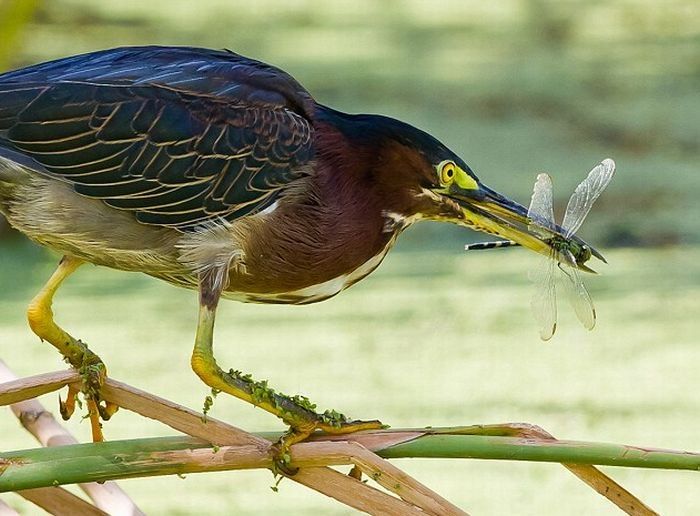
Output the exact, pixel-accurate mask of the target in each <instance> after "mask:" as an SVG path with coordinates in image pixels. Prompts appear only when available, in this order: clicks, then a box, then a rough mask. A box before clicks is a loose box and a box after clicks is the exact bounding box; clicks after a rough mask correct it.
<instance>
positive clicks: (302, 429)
mask: <svg viewBox="0 0 700 516" xmlns="http://www.w3.org/2000/svg"><path fill="white" fill-rule="evenodd" d="M277 396H279V397H280V398H282V399H284V400H285V401H287V407H288V408H289V407H290V405H296V406H297V407H298V408H300V409H303V410H304V411H305V412H302V411H301V410H299V411H293V412H292V411H289V410H288V411H287V412H284V413H283V414H281V415H280V417H281V418H282V419H283V420H284V421H285V422H286V423H288V424H290V427H289V430H287V432H286V433H285V434H284V435H283V436H282V437H281V438H280V439H279V440H278V441H277V443H275V444H274V445H273V447H272V453H273V473H275V474H285V475H294V474H295V473H296V472H297V471H298V470H297V469H296V468H292V467H291V466H290V464H291V462H292V456H291V454H290V447H291V446H292V445H294V444H296V443H299V442H302V441H304V440H306V439H307V438H309V437H310V436H311V435H313V434H314V433H316V432H317V431H318V432H322V433H326V434H331V435H339V434H351V433H354V432H360V431H363V430H380V429H382V428H388V425H384V424H382V422H381V421H378V420H376V419H375V420H369V421H363V420H351V419H349V418H348V417H347V416H345V414H342V413H340V412H338V411H336V410H326V411H325V412H323V413H322V414H320V413H317V412H314V411H315V409H316V405H315V404H313V403H311V402H310V401H309V399H308V398H306V397H305V396H299V395H297V396H286V395H284V394H277Z"/></svg>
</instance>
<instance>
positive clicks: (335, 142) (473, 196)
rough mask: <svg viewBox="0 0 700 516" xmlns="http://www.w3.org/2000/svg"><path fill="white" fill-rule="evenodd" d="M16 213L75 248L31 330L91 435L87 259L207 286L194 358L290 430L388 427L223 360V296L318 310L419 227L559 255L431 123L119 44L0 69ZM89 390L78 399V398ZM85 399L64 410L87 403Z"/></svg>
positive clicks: (92, 365) (282, 76)
mask: <svg viewBox="0 0 700 516" xmlns="http://www.w3.org/2000/svg"><path fill="white" fill-rule="evenodd" d="M0 210H1V211H2V212H3V213H4V214H5V216H6V217H7V220H8V221H9V222H10V224H11V225H12V226H14V227H15V228H17V229H18V230H19V231H21V232H22V233H24V234H25V235H27V236H28V237H29V238H30V239H32V240H34V241H36V242H38V243H39V244H42V245H44V246H46V247H49V248H51V249H54V250H56V251H58V252H59V253H61V254H62V255H63V259H62V260H61V262H60V264H59V266H58V268H57V270H56V271H55V273H54V274H53V276H52V277H51V278H50V280H49V281H48V283H47V284H46V285H45V286H44V288H43V289H42V290H41V292H40V293H39V294H38V295H37V296H36V297H35V298H34V300H33V301H32V302H31V304H30V306H29V309H28V314H27V315H28V319H29V324H30V326H31V328H32V330H33V331H34V332H35V333H36V334H37V335H38V336H39V337H40V338H41V339H43V340H46V341H48V342H50V343H51V344H53V345H54V346H55V347H56V348H58V350H59V351H60V352H61V353H62V355H63V356H64V357H65V358H66V360H67V361H68V362H69V363H70V364H71V365H72V366H73V367H75V368H79V369H80V370H81V371H82V372H83V374H84V375H85V377H86V382H85V385H86V387H83V388H84V389H87V392H86V394H87V398H88V403H89V404H88V408H89V412H90V417H91V421H92V429H93V437H94V438H95V439H96V440H97V439H101V431H100V423H99V417H100V416H101V417H102V418H105V419H107V418H108V417H109V416H110V415H111V414H112V412H113V411H114V410H115V407H113V406H110V405H109V404H103V403H101V402H100V401H99V386H100V385H101V382H102V381H103V379H104V375H105V374H106V369H105V367H104V364H103V363H102V362H101V360H100V359H99V358H98V357H97V355H95V354H94V353H92V352H91V351H90V350H89V349H88V348H87V346H86V345H85V344H84V343H82V342H81V341H79V340H77V339H75V338H73V337H71V336H70V335H69V334H68V333H66V332H65V331H64V330H62V329H61V328H60V327H59V326H58V325H56V323H54V321H53V314H52V311H51V304H52V298H53V295H54V293H55V292H56V289H57V288H58V287H59V286H60V284H61V283H62V282H63V280H64V279H65V278H66V277H67V276H69V275H70V274H71V273H73V272H74V271H75V270H76V269H77V268H78V267H79V266H80V265H81V264H83V263H85V262H90V263H94V264H98V265H103V266H107V267H112V268H115V269H122V270H127V271H140V272H143V273H146V274H148V275H150V276H154V277H156V278H160V279H162V280H165V281H167V282H169V283H172V284H175V285H177V286H181V287H186V288H190V289H195V290H197V291H198V292H199V300H200V308H199V320H198V325H197V330H196V337H195V345H194V351H193V354H192V368H193V369H194V371H195V372H196V373H197V375H199V377H200V378H201V379H202V380H203V381H204V382H205V383H206V384H207V385H208V386H210V387H211V388H212V389H214V390H216V391H223V392H226V393H229V394H232V395H234V396H237V397H239V398H242V399H243V400H246V401H248V402H250V403H253V404H255V405H257V406H258V407H261V408H263V409H265V410H267V411H269V412H271V413H272V414H274V415H276V416H278V417H280V418H281V419H282V420H283V421H284V422H285V423H286V424H288V425H289V426H290V433H289V434H288V436H287V441H286V442H287V443H292V442H295V441H297V440H300V439H303V438H305V437H306V436H308V435H309V434H310V433H311V432H313V431H314V430H316V429H321V430H324V431H327V432H334V433H344V432H351V431H355V430H359V429H366V428H376V427H378V426H379V425H380V424H379V422H377V421H351V420H348V419H347V418H346V417H345V416H342V415H340V414H337V413H335V412H328V411H327V412H326V413H324V414H318V413H316V412H315V406H314V405H312V404H311V403H310V402H309V401H308V400H307V399H306V398H304V397H302V396H285V395H282V394H279V393H276V392H275V391H273V390H272V389H269V388H267V385H266V383H265V382H256V381H254V380H253V379H252V378H251V377H250V376H249V375H244V374H242V373H240V372H238V371H234V370H230V371H228V372H226V371H225V370H223V369H222V368H220V367H219V366H218V365H217V363H216V360H215V358H214V355H213V347H212V335H213V327H214V317H215V312H216V308H217V304H218V303H219V300H220V298H221V297H223V298H230V299H236V300H239V301H243V302H254V303H289V304H299V305H301V304H308V303H315V302H317V301H322V300H324V299H328V298H329V297H331V296H334V295H336V294H337V293H339V292H340V291H341V290H343V289H345V288H347V287H349V286H351V285H353V284H355V283H357V282H358V281H360V280H361V279H362V278H364V277H365V276H367V275H368V274H369V273H371V272H372V271H373V270H374V269H376V268H377V267H378V266H379V264H380V263H381V261H382V259H383V258H384V256H385V255H386V254H387V252H388V251H389V249H390V248H391V247H392V246H393V245H394V243H395V242H396V239H397V237H398V236H399V234H400V233H401V232H402V231H403V230H405V229H406V228H407V227H408V226H410V225H411V224H413V223H414V222H417V221H420V220H435V221H443V222H451V223H455V224H459V225H462V226H466V227H470V228H473V229H476V230H478V231H484V232H487V233H491V234H494V235H498V236H501V237H503V238H507V239H511V240H514V241H515V242H518V243H519V244H521V245H523V246H525V247H528V248H530V249H532V250H534V251H537V252H540V253H543V254H549V252H550V250H551V245H550V244H551V243H550V242H549V241H548V240H547V239H545V238H543V237H542V236H538V235H536V234H531V233H530V232H529V231H528V229H527V223H528V219H527V210H526V209H525V208H524V207H522V206H521V205H520V204H517V203H515V202H513V201H511V200H509V199H507V198H506V197H504V196H502V195H500V194H498V193H496V192H495V191H493V190H491V189H489V188H488V187H486V186H485V185H483V184H482V183H481V182H480V181H479V179H478V178H477V177H476V175H475V174H474V172H472V170H471V169H470V168H469V167H468V166H467V165H466V164H465V162H464V161H463V160H462V159H460V158H459V157H458V156H457V155H455V154H454V153H453V152H452V151H450V150H449V149H448V148H447V147H446V146H445V145H443V144H442V143H440V142H439V141H438V140H436V139H435V138H433V137H432V136H430V135H429V134H427V133H425V132H423V131H421V130H419V129H416V128H415V127H412V126H410V125H408V124H406V123H403V122H400V121H398V120H395V119H392V118H388V117H385V116H379V115H366V114H360V115H351V114H346V113H342V112H340V111H336V110H334V109H332V108H329V107H327V106H324V105H322V104H319V103H317V102H316V101H315V100H314V99H313V98H312V96H311V95H310V94H309V93H308V92H307V91H306V90H305V89H304V88H303V87H302V86H301V85H300V84H299V83H298V82H297V81H296V80H295V79H294V78H292V77H291V76H290V75H288V74H287V73H285V72H283V71H282V70H279V69H277V68H275V67H272V66H270V65H267V64H265V63H262V62H259V61H255V60H252V59H249V58H246V57H242V56H240V55H237V54H234V53H232V52H230V51H213V50H206V49H199V48H177V47H176V48H171V47H141V48H119V49H114V50H106V51H100V52H94V53H90V54H85V55H80V56H75V57H69V58H65V59H60V60H57V61H52V62H48V63H44V64H39V65H36V66H31V67H28V68H24V69H21V70H17V71H12V72H8V73H5V74H3V75H0ZM74 394H75V392H73V395H74ZM73 399H74V396H70V395H69V398H68V401H67V402H66V403H65V404H62V412H64V416H66V417H67V416H69V415H70V413H71V412H72V410H73V405H72V402H71V401H72V400H73Z"/></svg>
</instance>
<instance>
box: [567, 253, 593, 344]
mask: <svg viewBox="0 0 700 516" xmlns="http://www.w3.org/2000/svg"><path fill="white" fill-rule="evenodd" d="M559 267H560V268H561V270H562V272H563V273H564V275H565V276H566V279H565V280H564V285H565V286H566V291H567V297H568V299H569V302H570V303H571V306H572V307H573V308H574V312H576V317H578V320H579V321H581V324H583V327H584V328H586V329H587V330H592V329H593V327H594V326H595V307H594V306H593V300H592V299H591V295H590V294H589V293H588V290H586V287H585V285H584V284H583V281H581V275H580V274H579V273H578V271H577V270H576V269H575V268H574V267H571V266H569V265H566V264H564V263H562V264H560V265H559Z"/></svg>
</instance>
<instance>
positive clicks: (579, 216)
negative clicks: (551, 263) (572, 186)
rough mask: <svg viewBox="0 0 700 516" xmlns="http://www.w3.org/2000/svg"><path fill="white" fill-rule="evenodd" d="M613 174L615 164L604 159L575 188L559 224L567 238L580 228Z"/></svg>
mask: <svg viewBox="0 0 700 516" xmlns="http://www.w3.org/2000/svg"><path fill="white" fill-rule="evenodd" d="M613 174H615V162H614V161H613V160H611V159H609V158H608V159H604V160H603V161H601V162H600V163H599V164H598V165H597V166H596V167H595V168H593V170H591V171H590V172H589V173H588V176H587V177H586V179H584V180H583V181H581V184H579V185H578V186H577V187H576V190H574V193H573V194H572V195H571V198H570V199H569V203H568V204H567V205H566V212H565V213H564V220H563V222H562V224H561V226H562V228H564V230H565V231H566V234H565V236H566V237H567V238H568V237H570V236H571V235H573V234H574V233H576V231H577V230H578V228H580V227H581V224H583V221H584V219H585V218H586V215H588V212H589V211H591V207H592V206H593V203H594V202H595V200H596V199H597V198H598V196H599V195H600V194H601V193H602V192H603V190H605V188H606V187H607V186H608V183H610V180H611V179H612V178H613Z"/></svg>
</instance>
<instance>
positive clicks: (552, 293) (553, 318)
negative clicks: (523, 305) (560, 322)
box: [530, 256, 557, 340]
mask: <svg viewBox="0 0 700 516" xmlns="http://www.w3.org/2000/svg"><path fill="white" fill-rule="evenodd" d="M556 263H557V262H556V260H555V259H554V256H551V257H548V258H542V259H540V265H539V266H538V267H537V268H536V269H534V270H533V271H532V272H531V273H530V279H531V280H532V281H533V282H534V283H535V292H534V293H533V295H532V300H531V301H530V305H531V306H532V313H533V314H534V315H535V320H536V321H537V324H538V325H539V329H540V338H541V339H542V340H549V339H551V338H552V336H553V335H554V332H555V331H556V329H557V291H556V285H555V282H554V273H555V272H556V271H555V270H554V267H555V266H556Z"/></svg>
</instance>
